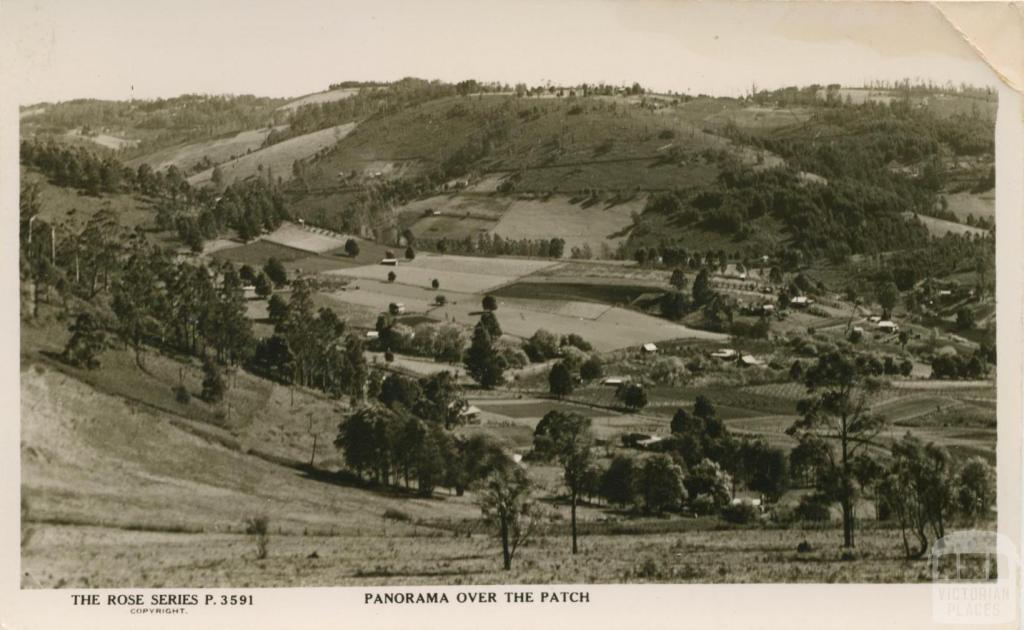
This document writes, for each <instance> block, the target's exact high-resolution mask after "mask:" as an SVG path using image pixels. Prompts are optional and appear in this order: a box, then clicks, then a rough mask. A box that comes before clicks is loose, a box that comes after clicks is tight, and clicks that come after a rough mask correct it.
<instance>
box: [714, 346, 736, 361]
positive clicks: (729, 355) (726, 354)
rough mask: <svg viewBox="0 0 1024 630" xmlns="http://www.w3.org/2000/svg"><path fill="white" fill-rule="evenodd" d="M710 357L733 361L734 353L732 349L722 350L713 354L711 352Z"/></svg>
mask: <svg viewBox="0 0 1024 630" xmlns="http://www.w3.org/2000/svg"><path fill="white" fill-rule="evenodd" d="M711 356H712V358H715V359H722V360H728V359H735V358H736V351H735V350H733V349H732V348H722V349H721V350H715V351H714V352H712V353H711Z"/></svg>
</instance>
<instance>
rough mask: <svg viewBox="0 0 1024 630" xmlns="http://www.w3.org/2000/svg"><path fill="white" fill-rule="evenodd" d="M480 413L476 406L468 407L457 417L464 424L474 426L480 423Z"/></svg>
mask: <svg viewBox="0 0 1024 630" xmlns="http://www.w3.org/2000/svg"><path fill="white" fill-rule="evenodd" d="M481 412H482V410H481V409H480V407H477V406H476V405H470V406H468V407H466V408H465V409H464V410H463V411H462V413H461V414H459V417H461V418H462V420H463V421H464V422H468V423H470V424H476V423H477V422H480V413H481Z"/></svg>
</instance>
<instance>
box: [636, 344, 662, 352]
mask: <svg viewBox="0 0 1024 630" xmlns="http://www.w3.org/2000/svg"><path fill="white" fill-rule="evenodd" d="M640 350H641V352H644V353H645V354H654V353H655V352H657V351H658V346H656V345H654V344H653V343H650V342H647V343H645V344H644V345H642V346H640Z"/></svg>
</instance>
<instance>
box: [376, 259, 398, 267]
mask: <svg viewBox="0 0 1024 630" xmlns="http://www.w3.org/2000/svg"><path fill="white" fill-rule="evenodd" d="M380 264H382V265H391V266H392V267H396V266H398V259H397V258H381V259H380Z"/></svg>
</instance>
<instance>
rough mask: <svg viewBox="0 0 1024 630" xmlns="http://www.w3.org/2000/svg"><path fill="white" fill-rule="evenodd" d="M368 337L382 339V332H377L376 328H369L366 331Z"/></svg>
mask: <svg viewBox="0 0 1024 630" xmlns="http://www.w3.org/2000/svg"><path fill="white" fill-rule="evenodd" d="M366 338H367V339H380V333H379V332H377V331H376V330H367V331H366Z"/></svg>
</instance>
